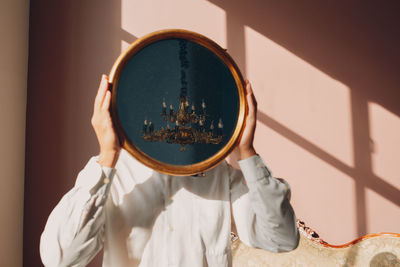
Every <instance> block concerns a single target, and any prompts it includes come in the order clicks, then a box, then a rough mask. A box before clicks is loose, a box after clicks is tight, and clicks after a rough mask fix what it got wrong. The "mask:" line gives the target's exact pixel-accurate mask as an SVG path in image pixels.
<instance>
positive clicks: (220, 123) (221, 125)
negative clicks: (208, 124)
mask: <svg viewBox="0 0 400 267" xmlns="http://www.w3.org/2000/svg"><path fill="white" fill-rule="evenodd" d="M223 127H224V124H223V123H222V119H221V118H220V119H219V122H218V128H220V129H222V128H223Z"/></svg>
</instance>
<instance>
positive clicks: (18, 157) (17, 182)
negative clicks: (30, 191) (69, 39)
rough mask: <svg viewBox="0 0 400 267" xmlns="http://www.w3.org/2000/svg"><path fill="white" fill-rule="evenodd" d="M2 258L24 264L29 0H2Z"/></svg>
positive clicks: (6, 263) (11, 263) (7, 263)
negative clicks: (23, 233)
mask: <svg viewBox="0 0 400 267" xmlns="http://www.w3.org/2000/svg"><path fill="white" fill-rule="evenodd" d="M0 34H1V42H0V81H1V86H0V93H1V97H0V124H1V126H0V151H1V155H0V169H1V176H0V181H1V186H0V210H1V216H0V236H1V238H0V259H1V260H0V262H1V265H2V266H15V267H19V266H22V230H23V229H22V226H23V205H24V170H25V122H26V121H25V114H26V84H27V77H28V36H29V0H4V1H1V2H0Z"/></svg>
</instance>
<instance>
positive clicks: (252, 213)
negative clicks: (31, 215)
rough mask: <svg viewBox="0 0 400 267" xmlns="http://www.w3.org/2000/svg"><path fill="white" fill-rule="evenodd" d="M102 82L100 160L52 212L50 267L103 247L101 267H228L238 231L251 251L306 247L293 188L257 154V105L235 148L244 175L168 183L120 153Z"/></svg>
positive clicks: (76, 261) (252, 104)
mask: <svg viewBox="0 0 400 267" xmlns="http://www.w3.org/2000/svg"><path fill="white" fill-rule="evenodd" d="M108 89H109V82H108V78H107V76H105V75H103V77H102V80H101V83H100V86H99V90H98V92H97V96H96V98H95V101H94V110H93V116H92V120H91V122H92V125H93V128H94V131H95V133H96V136H97V139H98V142H99V147H100V153H99V155H98V156H96V157H93V158H92V159H90V160H89V162H88V164H87V165H86V166H85V168H84V169H83V170H82V171H81V172H80V173H79V175H78V178H77V181H76V184H75V186H74V187H73V188H72V189H71V190H70V191H69V192H68V193H67V194H66V195H65V196H64V197H63V198H62V199H61V201H60V202H59V203H58V205H57V206H56V207H55V208H54V210H53V211H52V213H51V214H50V216H49V219H48V221H47V223H46V226H45V229H44V232H43V233H42V236H41V242H40V254H41V258H42V261H43V263H44V265H45V266H85V265H87V264H88V263H89V262H90V261H91V259H92V258H93V257H94V256H95V255H96V254H97V253H98V252H99V251H100V250H101V248H102V247H104V257H103V266H104V267H111V266H112V267H125V266H126V267H128V266H130V267H131V266H157V267H160V266H191V267H202V266H218V267H220V266H231V265H232V255H231V240H230V233H231V231H235V230H236V232H237V234H238V236H239V238H240V239H241V241H242V242H244V243H245V244H247V245H248V246H251V247H257V248H262V249H265V250H268V251H272V252H285V251H290V250H293V249H295V248H296V247H297V245H298V242H299V233H298V229H297V227H296V218H295V214H294V211H293V209H292V206H291V204H290V188H289V185H288V184H287V182H285V181H283V180H281V179H276V178H274V177H273V176H272V174H271V171H270V170H269V169H268V168H267V167H266V165H265V163H264V162H263V160H262V159H261V157H260V156H259V155H257V153H256V150H255V148H254V146H253V140H254V134H255V129H256V114H257V102H256V99H255V97H254V94H253V91H252V88H251V85H250V83H249V82H248V81H246V92H247V93H246V99H247V102H248V107H249V113H248V116H247V118H246V125H245V129H244V132H243V135H242V137H241V140H240V142H239V143H238V145H237V148H236V149H237V150H238V153H239V155H240V160H239V161H238V163H239V166H240V169H241V170H237V169H235V168H233V167H232V166H230V165H229V164H228V163H227V162H226V161H224V162H222V163H220V164H219V165H217V166H216V167H214V168H213V169H211V170H209V171H207V172H205V174H204V177H195V176H183V177H182V176H181V177H179V176H171V175H166V174H162V173H158V172H156V171H153V170H151V169H149V168H147V167H145V166H143V165H141V164H140V163H138V162H137V161H136V160H135V159H134V158H133V157H132V156H130V154H129V153H127V152H126V151H125V150H124V149H122V148H121V146H120V144H119V141H118V137H117V135H116V132H115V130H114V127H113V123H112V120H111V117H110V112H109V107H110V101H111V92H110V91H109V90H108Z"/></svg>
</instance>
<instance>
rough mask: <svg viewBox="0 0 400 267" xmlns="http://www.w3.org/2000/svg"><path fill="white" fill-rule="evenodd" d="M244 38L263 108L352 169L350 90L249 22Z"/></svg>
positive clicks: (254, 84) (249, 71) (247, 56)
mask: <svg viewBox="0 0 400 267" xmlns="http://www.w3.org/2000/svg"><path fill="white" fill-rule="evenodd" d="M245 38H246V66H247V73H249V79H250V80H251V81H252V83H253V87H254V90H255V94H256V96H257V98H258V101H259V108H260V110H261V111H262V112H264V113H265V114H267V115H268V116H270V117H272V118H273V119H275V120H276V121H278V122H280V123H281V124H283V125H285V126H286V127H287V128H289V129H291V130H292V131H294V132H296V133H297V134H298V135H301V136H302V137H304V138H305V139H307V140H308V141H310V142H311V143H313V144H315V145H316V146H318V147H319V148H321V149H323V150H324V151H326V152H327V153H329V154H330V155H332V156H333V157H335V158H337V159H339V160H340V161H342V162H343V163H345V164H346V165H348V166H350V167H352V166H353V165H354V164H353V151H352V147H353V145H352V126H351V106H350V92H349V88H348V87H347V86H346V85H344V84H342V83H341V82H339V81H337V80H335V79H333V78H331V77H330V76H328V75H326V74H325V73H323V72H321V71H320V70H318V69H317V68H315V67H314V66H312V65H310V64H309V63H307V62H306V61H304V60H302V59H301V58H299V57H298V56H296V55H294V54H293V53H291V52H290V51H288V50H286V49H285V48H283V47H282V46H280V45H278V44H277V43H275V42H273V41H271V40H269V39H268V38H267V37H265V36H263V35H262V34H260V33H258V32H256V31H254V30H253V29H251V28H249V27H247V26H246V27H245Z"/></svg>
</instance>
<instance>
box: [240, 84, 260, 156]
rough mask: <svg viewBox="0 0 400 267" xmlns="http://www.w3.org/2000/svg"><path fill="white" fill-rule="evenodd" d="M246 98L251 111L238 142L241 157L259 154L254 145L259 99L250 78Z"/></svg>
mask: <svg viewBox="0 0 400 267" xmlns="http://www.w3.org/2000/svg"><path fill="white" fill-rule="evenodd" d="M246 100H247V104H248V108H249V109H248V111H249V112H248V114H247V117H246V121H245V128H244V131H243V134H242V138H241V139H240V142H239V144H238V150H239V154H240V159H245V158H248V157H251V156H253V155H256V154H257V153H256V151H255V149H254V146H253V142H254V133H255V131H256V123H257V101H256V98H255V96H254V94H253V89H252V88H251V84H250V82H249V81H248V80H246Z"/></svg>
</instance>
